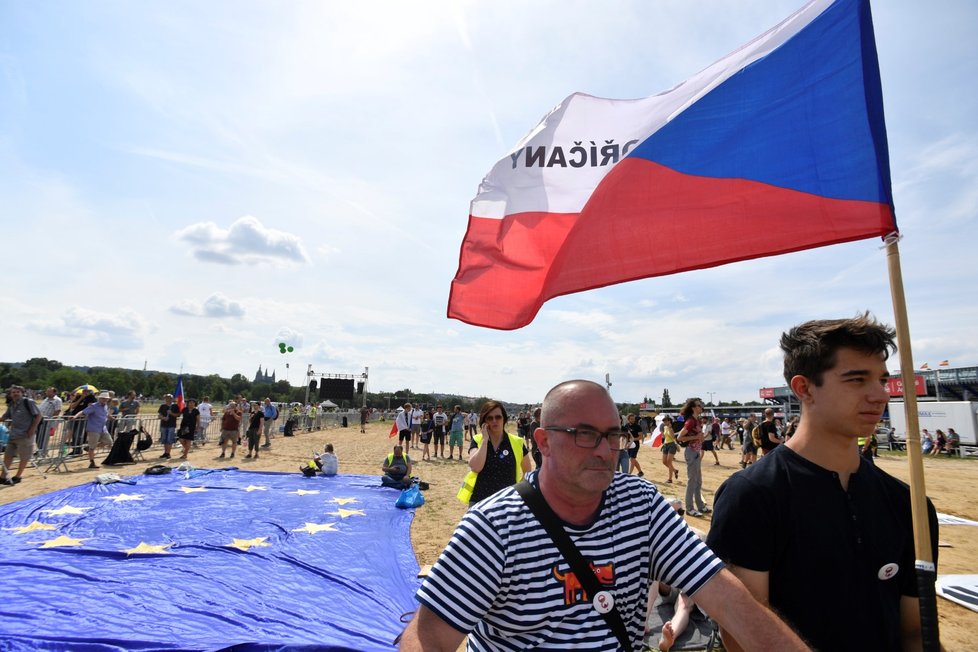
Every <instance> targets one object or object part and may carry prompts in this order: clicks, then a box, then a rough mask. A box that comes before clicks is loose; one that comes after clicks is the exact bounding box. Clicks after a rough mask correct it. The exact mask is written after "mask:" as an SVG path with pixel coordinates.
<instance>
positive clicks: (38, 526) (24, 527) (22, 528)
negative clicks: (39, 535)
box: [3, 521, 55, 534]
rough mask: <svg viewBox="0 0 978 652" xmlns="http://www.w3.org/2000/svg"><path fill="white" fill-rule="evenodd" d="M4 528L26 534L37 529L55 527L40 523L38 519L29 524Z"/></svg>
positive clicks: (51, 528)
mask: <svg viewBox="0 0 978 652" xmlns="http://www.w3.org/2000/svg"><path fill="white" fill-rule="evenodd" d="M3 529H4V530H13V531H14V532H16V533H17V534H27V533H28V532H36V531H38V530H53V529H55V528H54V526H53V525H51V524H50V523H41V522H40V521H34V522H33V523H31V524H30V525H22V526H20V527H5V528H3Z"/></svg>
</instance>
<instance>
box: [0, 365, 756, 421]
mask: <svg viewBox="0 0 978 652" xmlns="http://www.w3.org/2000/svg"><path fill="white" fill-rule="evenodd" d="M86 383H87V384H91V385H95V386H96V387H98V388H99V389H106V390H112V391H114V392H115V393H116V394H125V393H126V392H128V391H129V390H131V389H132V390H135V391H136V393H137V394H140V395H142V396H153V397H161V396H163V395H164V394H172V393H173V390H174V389H175V388H176V384H177V375H176V374H171V373H164V372H160V371H141V370H135V369H121V368H118V367H88V368H79V367H66V366H64V365H63V364H61V363H60V362H58V361H57V360H48V359H47V358H31V359H30V360H28V361H27V362H25V363H24V364H23V365H12V364H8V363H3V364H0V387H10V386H11V385H23V386H24V387H27V388H28V389H43V388H45V387H52V386H53V387H55V388H57V389H58V391H71V390H73V389H74V388H75V387H78V386H79V385H84V384H86ZM183 392H184V395H185V396H187V397H188V398H197V399H199V398H201V397H203V396H209V397H210V398H211V401H215V402H219V401H226V400H228V399H229V398H231V397H233V396H236V395H238V394H240V395H242V396H245V397H247V398H251V399H259V400H260V399H264V398H265V397H268V398H270V399H272V400H273V401H276V402H292V401H304V400H305V398H306V388H305V387H292V386H291V385H289V383H288V381H286V380H280V381H278V382H276V383H274V384H256V383H253V382H252V381H251V380H250V379H248V378H246V377H245V376H244V375H242V374H234V375H233V376H231V377H230V378H222V377H220V376H218V375H217V374H210V375H207V376H198V375H195V374H184V375H183ZM309 399H310V400H311V401H318V400H319V397H318V395H316V394H311V395H310V397H309ZM487 400H488V399H487V398H486V397H484V396H483V397H478V398H472V397H467V396H458V395H453V394H427V393H415V392H412V391H411V390H410V389H408V388H405V389H400V390H398V391H396V392H367V404H368V405H370V406H371V407H374V408H379V409H396V408H397V407H398V406H400V405H403V404H404V403H405V402H406V401H410V402H411V403H413V404H415V405H431V406H434V405H437V404H439V403H440V404H442V405H444V406H445V408H446V409H447V410H451V409H452V408H453V407H454V406H456V405H461V406H462V409H463V410H465V411H469V410H478V409H479V408H480V407H482V405H483V404H484V403H485V402H486V401H487ZM334 402H336V403H338V404H339V406H340V407H341V408H355V407H359V406H360V405H362V404H363V398H362V397H361V396H354V400H353V401H334ZM645 403H646V404H649V405H651V404H652V401H650V400H649V398H648V397H646V398H645ZM618 405H619V408H620V409H621V411H622V413H626V414H627V413H630V412H635V413H637V412H638V411H639V404H637V403H619V404H618ZM707 405H708V406H712V404H710V403H708V404H707ZM725 405H727V406H739V405H741V404H740V403H739V402H737V401H729V402H724V401H721V402H720V403H719V407H723V406H725ZM748 405H752V403H748ZM757 405H760V403H757ZM524 407H527V408H532V407H533V406H531V405H526V406H524V405H518V404H507V408H508V410H509V411H510V412H514V414H512V416H513V417H514V418H515V416H516V412H518V411H519V410H520V409H522V408H524ZM659 407H660V409H670V408H675V407H677V406H674V405H673V404H672V402H671V401H670V399H669V390H668V389H667V390H665V391H664V392H663V393H662V402H661V403H660V404H659Z"/></svg>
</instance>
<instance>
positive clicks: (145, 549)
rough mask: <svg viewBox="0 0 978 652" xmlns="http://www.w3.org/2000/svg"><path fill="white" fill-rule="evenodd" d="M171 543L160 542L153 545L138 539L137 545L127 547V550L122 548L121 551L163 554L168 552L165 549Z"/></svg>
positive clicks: (135, 553)
mask: <svg viewBox="0 0 978 652" xmlns="http://www.w3.org/2000/svg"><path fill="white" fill-rule="evenodd" d="M172 545H173V544H172V543H162V544H160V545H156V546H154V545H152V544H149V543H143V542H142V541H140V542H139V545H138V546H136V547H135V548H129V549H127V550H123V551H122V552H124V553H126V554H127V555H154V554H156V555H165V554H169V553H168V552H167V551H166V549H167V548H169V547H170V546H172Z"/></svg>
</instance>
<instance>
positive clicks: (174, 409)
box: [157, 403, 180, 428]
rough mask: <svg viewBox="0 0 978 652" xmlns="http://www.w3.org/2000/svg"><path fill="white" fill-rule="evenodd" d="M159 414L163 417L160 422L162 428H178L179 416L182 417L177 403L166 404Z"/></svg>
mask: <svg viewBox="0 0 978 652" xmlns="http://www.w3.org/2000/svg"><path fill="white" fill-rule="evenodd" d="M157 412H158V413H159V415H160V416H161V417H163V419H162V420H161V421H160V427H161V428H176V427H177V416H179V415H180V407H179V406H178V405H177V404H176V403H170V404H169V405H167V404H166V403H164V404H163V405H161V406H160V409H159V410H157Z"/></svg>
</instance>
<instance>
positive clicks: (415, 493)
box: [394, 485, 424, 509]
mask: <svg viewBox="0 0 978 652" xmlns="http://www.w3.org/2000/svg"><path fill="white" fill-rule="evenodd" d="M422 505H424V496H423V495H421V489H419V488H418V485H413V486H411V487H408V488H407V489H405V490H403V491H402V492H401V495H400V496H398V497H397V502H396V503H394V506H395V507H400V508H401V509H413V508H415V507H421V506H422Z"/></svg>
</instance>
